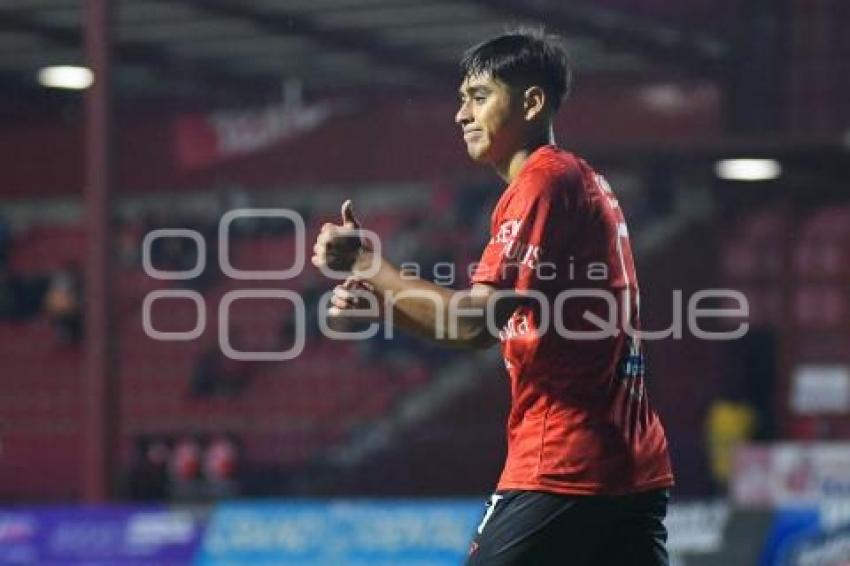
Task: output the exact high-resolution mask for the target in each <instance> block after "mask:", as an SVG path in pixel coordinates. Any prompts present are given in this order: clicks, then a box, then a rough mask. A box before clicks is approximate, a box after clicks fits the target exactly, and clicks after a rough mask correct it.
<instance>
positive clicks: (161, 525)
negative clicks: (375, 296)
mask: <svg viewBox="0 0 850 566" xmlns="http://www.w3.org/2000/svg"><path fill="white" fill-rule="evenodd" d="M104 6H106V7H108V8H111V18H108V17H103V16H104V14H105V13H106V12H103V11H101V9H102V8H103V7H104ZM110 21H111V28H110V29H106V28H105V27H102V26H100V25H99V24H103V23H109V22H110ZM517 24H531V25H540V24H545V26H546V27H547V29H548V30H549V31H551V32H557V33H561V34H563V35H564V36H565V38H566V40H567V44H568V46H569V47H570V49H571V53H572V57H573V59H574V63H575V66H576V81H575V88H574V93H573V95H572V98H571V99H570V100H569V101H568V102H567V104H566V105H565V107H564V109H563V110H562V113H561V116H560V118H559V121H558V123H557V131H556V134H557V139H558V141H559V143H560V144H561V145H562V146H563V147H566V148H568V149H570V150H573V151H575V152H577V153H579V154H580V155H582V156H584V157H585V158H586V159H588V160H589V161H590V162H591V163H592V164H593V165H594V166H595V167H596V168H597V169H598V170H600V171H601V172H602V173H604V174H605V175H606V176H607V178H608V179H609V181H610V183H611V184H612V186H613V187H614V190H615V191H616V192H617V193H618V195H619V197H620V200H621V202H622V203H623V206H624V208H625V210H626V214H627V219H628V221H629V228H630V233H631V235H632V241H633V246H634V248H635V250H636V255H637V266H638V274H639V277H640V282H641V287H642V289H641V291H642V297H641V307H642V314H643V318H644V321H645V326H646V327H647V328H648V329H650V330H660V329H665V328H668V327H670V326H671V324H672V325H673V326H674V327H675V326H676V320H677V319H676V316H675V311H676V305H677V298H676V297H677V296H679V297H681V298H682V301H683V303H684V304H685V305H687V302H688V300H689V298H691V297H693V295H694V294H695V293H697V292H698V291H700V290H703V289H707V288H726V289H735V290H738V291H740V292H741V293H743V295H744V296H745V297H746V299H747V300H748V303H749V316H748V317H746V318H745V319H740V320H730V321H727V322H726V323H720V322H714V323H710V324H708V325H707V328H708V329H711V330H714V331H724V330H729V329H730V328H735V327H737V326H738V325H739V324H740V323H742V322H746V323H747V324H748V325H749V331H748V332H747V334H746V335H745V336H744V337H743V338H741V339H738V340H734V341H707V340H701V339H698V338H696V337H695V336H694V334H693V333H692V332H690V331H689V328H688V320H687V316H685V318H684V320H682V321H681V325H682V327H683V332H682V337H681V338H673V337H671V338H668V339H665V340H658V341H653V342H652V343H651V344H650V345H649V356H650V357H649V364H650V365H649V372H650V380H649V388H650V395H651V399H652V401H653V402H654V404H655V406H656V408H657V409H658V411H659V412H660V414H661V416H662V419H663V421H664V423H665V426H666V428H667V433H668V437H669V440H670V445H671V451H672V457H673V463H674V468H675V472H676V476H677V487H676V489H675V490H674V494H673V504H672V506H671V512H670V517H669V519H668V528H669V529H670V531H671V540H670V545H671V549H672V550H673V554H674V562H675V563H676V564H703V565H706V564H724V565H729V564H766V565H768V564H843V563H846V561H847V560H850V552H848V551H847V548H850V512H848V511H850V505H845V504H844V499H843V498H844V497H846V496H850V442H848V436H850V285H848V283H850V198H848V194H850V193H848V190H850V186H848V184H849V183H850V160H848V147H850V129H848V127H850V105H848V104H847V101H848V100H850V68H848V67H850V62H848V61H850V39H848V34H847V33H846V30H847V29H848V26H850V4H848V3H847V2H846V1H844V0H727V1H725V2H712V1H709V0H679V1H678V2H665V1H662V0H594V1H593V2H591V1H589V0H583V1H567V0H536V1H534V2H526V1H519V0H427V1H422V0H240V1H237V0H120V1H113V2H105V1H104V0H88V1H87V2H83V1H81V0H2V1H0V504H2V508H0V562H2V563H15V564H17V563H22V564H30V563H33V564H34V563H44V562H53V563H81V562H85V563H104V564H106V563H127V564H130V563H133V564H142V563H145V564H150V563H157V564H166V563H167V564H183V563H191V562H192V561H193V560H194V561H195V562H196V563H203V564H215V563H221V562H223V561H226V562H227V563H229V564H239V563H244V564H251V563H258V562H262V561H263V560H266V562H263V563H272V564H300V565H307V564H333V565H342V564H394V565H398V564H401V565H403V564H457V563H459V562H460V560H461V558H462V556H464V554H465V549H466V546H467V544H468V541H469V537H470V535H471V533H472V530H473V529H474V527H475V525H476V524H477V522H478V520H479V519H480V515H481V512H482V509H483V501H484V499H485V497H486V496H487V495H488V493H489V492H490V490H491V489H492V488H493V486H494V484H495V481H496V479H497V476H498V473H499V471H500V467H501V464H502V461H503V458H504V419H505V414H506V410H507V406H508V389H507V384H506V378H505V376H504V373H503V370H502V369H500V361H499V357H498V354H497V353H496V352H495V351H493V352H490V353H489V354H483V355H479V354H468V353H458V352H453V351H446V350H441V349H438V348H434V347H430V346H427V345H424V344H422V343H420V342H418V341H415V340H413V339H411V338H409V337H406V336H404V335H396V336H395V337H393V338H392V339H389V340H386V339H384V338H382V337H380V336H379V337H376V338H373V339H370V340H367V341H355V342H340V341H333V340H329V339H327V338H325V337H323V336H322V333H321V332H320V328H319V322H318V319H317V312H318V307H319V300H320V297H321V295H322V294H323V293H324V292H325V291H327V290H329V289H330V288H331V287H332V283H331V282H329V281H328V280H326V279H324V278H322V277H321V276H320V275H319V274H318V273H316V272H315V270H314V269H313V268H312V266H311V265H310V264H309V261H306V265H305V267H304V268H303V269H297V268H298V266H299V263H300V262H301V261H303V260H304V259H307V260H309V255H310V251H309V250H310V248H311V247H312V241H313V239H314V238H315V235H316V233H317V231H318V228H319V226H321V224H322V223H324V222H327V221H336V220H337V218H338V214H339V212H338V211H339V205H340V203H341V202H342V201H343V200H344V199H345V198H352V199H354V203H355V210H356V211H357V213H358V215H359V216H360V218H361V220H362V221H363V222H364V225H365V227H367V228H369V229H371V230H374V231H375V232H377V233H378V234H379V235H380V236H381V238H382V243H383V246H384V249H385V251H386V253H387V255H388V256H389V257H390V258H391V259H393V260H395V261H416V262H418V265H419V266H420V270H421V274H422V275H423V276H425V277H428V278H430V279H434V280H437V281H439V282H441V283H444V284H450V285H453V286H456V287H462V286H464V285H466V284H467V282H468V275H467V266H468V265H469V263H470V262H471V261H475V260H476V259H477V258H478V254H479V252H480V250H481V248H482V245H483V243H484V242H485V241H486V238H487V227H488V219H489V214H490V207H491V206H492V204H493V203H494V202H495V200H496V199H497V198H498V196H499V193H500V191H501V190H502V188H503V185H502V183H501V182H500V180H499V179H498V178H497V177H496V176H495V175H494V174H493V173H492V172H490V171H487V170H484V169H480V168H477V167H475V166H474V165H472V164H471V163H470V162H469V161H468V159H467V157H466V154H465V149H464V147H463V144H462V140H461V137H460V135H459V131H458V128H457V126H456V125H454V123H453V116H454V113H455V111H456V100H457V94H456V90H457V86H458V79H459V76H458V72H457V70H456V61H457V59H458V57H459V55H460V53H462V51H463V50H464V49H465V48H466V47H468V46H469V45H471V44H473V43H475V42H477V41H480V40H483V39H486V38H488V37H490V36H492V35H494V34H497V33H499V32H500V31H503V30H504V29H505V28H506V27H510V26H515V25H517ZM104 31H107V32H109V33H105V34H104V33H103V32H104ZM110 35H111V37H112V40H113V41H112V45H113V47H114V49H112V50H111V52H109V51H106V50H104V49H105V48H106V47H107V46H108V45H109V43H110V42H109V41H105V38H108V37H109V36H110ZM87 38H88V39H87ZM110 53H111V57H109V56H107V55H108V54H110ZM110 59H111V64H110ZM93 70H94V72H93ZM235 209H264V210H266V211H267V212H268V211H269V210H275V211H280V210H287V211H294V212H296V213H297V215H293V214H291V213H289V214H284V215H283V216H280V215H278V216H275V215H268V214H266V215H264V214H253V215H250V214H249V215H245V216H242V217H238V218H230V217H226V216H225V214H226V213H228V212H229V211H232V210H235ZM293 216H294V217H295V218H296V219H297V220H298V221H296V222H294V221H293ZM223 219H224V220H223ZM301 221H303V229H302V228H301V227H300V225H299V223H300V222H301ZM157 230H171V232H167V231H166V232H155V231H157ZM173 230H177V232H176V233H175V232H174V231H173ZM225 243H226V247H223V246H224V244H225ZM145 262H147V263H148V269H147V270H145V269H144V264H145ZM289 268H295V269H292V270H290V273H288V274H283V275H284V276H280V275H281V274H278V275H279V276H274V275H272V276H271V277H272V278H271V279H270V278H269V276H268V274H266V275H264V274H263V273H257V272H259V271H274V270H277V271H280V270H288V269H289ZM249 272H254V273H249ZM181 273H182V275H181ZM234 273H235V274H236V277H234V276H233V275H234ZM152 275H154V276H152ZM280 290H285V291H294V292H295V294H294V295H293V294H292V293H288V294H287V293H284V294H280V293H278V296H277V297H275V296H274V291H280ZM246 291H251V292H249V293H247V296H246V293H245V292H246ZM259 291H264V292H265V294H263V292H259ZM677 292H680V293H677ZM293 296H297V297H300V298H302V299H303V305H304V310H303V311H301V310H300V309H299V308H298V307H297V304H298V301H293V300H292V297H293ZM709 304H710V306H713V307H714V308H721V307H726V308H730V307H732V306H734V305H730V304H721V303H720V302H716V301H715V302H714V303H711V302H710V301H709ZM222 306H225V307H227V308H226V309H224V310H222V308H221V307H222ZM146 322H147V327H148V332H146V331H145V326H146V324H145V323H146ZM222 335H223V338H222ZM222 340H223V341H224V342H226V343H227V344H228V345H229V346H230V347H231V348H232V349H234V350H236V351H239V352H264V353H274V352H277V353H281V352H282V353H284V354H285V353H286V352H290V353H293V354H298V355H297V356H294V357H292V359H287V360H281V359H278V360H260V359H256V358H262V357H267V358H274V357H278V358H282V357H288V356H285V355H284V354H267V355H265V356H263V355H253V356H247V357H250V358H253V359H241V360H234V359H230V358H228V357H227V356H224V355H223V354H222V352H221V348H220V345H219V342H220V341H222ZM243 357H244V356H243ZM83 503H95V504H99V505H98V506H97V507H89V506H87V507H83V506H82V504H83ZM97 560H100V561H101V562H96V561H97ZM842 561H845V562H842Z"/></svg>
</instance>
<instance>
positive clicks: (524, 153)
mask: <svg viewBox="0 0 850 566" xmlns="http://www.w3.org/2000/svg"><path fill="white" fill-rule="evenodd" d="M554 143H555V135H554V133H553V132H552V130H551V129H549V131H548V132H546V133H545V134H543V135H541V136H539V137H537V138H534V139H533V140H531V141H530V142H529V143H527V144H525V145H524V146H523V147H522V148H520V149H519V150H517V151H515V152H514V153H513V154H512V155H510V156H509V157H508V158H507V159H506V160H504V161H503V162H502V163H497V164H495V165H493V168H494V169H495V170H496V173H498V174H499V176H500V177H501V178H502V179H504V180H505V182H506V183H508V184H510V183H512V182H513V181H514V179H516V176H517V175H518V174H519V172H520V171H521V170H522V166H523V165H525V162H526V160H527V159H528V156H530V155H531V154H532V153H534V151H535V150H536V149H537V148H539V147H541V146H544V145H551V144H554Z"/></svg>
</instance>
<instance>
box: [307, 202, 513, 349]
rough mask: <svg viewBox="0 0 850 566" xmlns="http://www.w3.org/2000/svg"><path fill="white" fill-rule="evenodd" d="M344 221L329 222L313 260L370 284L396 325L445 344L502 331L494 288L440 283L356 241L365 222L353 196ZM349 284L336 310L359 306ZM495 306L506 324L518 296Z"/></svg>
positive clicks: (490, 339) (487, 338)
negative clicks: (490, 325)
mask: <svg viewBox="0 0 850 566" xmlns="http://www.w3.org/2000/svg"><path fill="white" fill-rule="evenodd" d="M342 217H343V225H342V226H341V227H340V226H336V225H333V224H325V225H324V226H323V227H322V231H321V233H320V234H319V237H318V238H317V240H316V245H315V246H314V247H313V252H314V255H313V258H312V262H313V264H314V265H315V266H317V267H324V266H331V267H333V268H334V269H336V270H337V271H348V272H350V273H351V274H352V275H353V277H354V279H355V280H357V281H360V282H363V283H365V284H366V286H367V287H368V288H369V289H370V290H371V291H372V292H374V293H375V294H376V295H377V296H378V297H381V298H383V299H384V303H385V305H386V306H387V307H388V308H391V309H392V312H391V317H390V318H389V319H388V320H390V321H391V323H392V324H393V325H394V326H397V327H400V328H402V329H404V330H407V331H409V332H412V333H414V334H416V335H418V336H422V337H424V338H428V339H430V340H434V341H436V342H438V343H440V344H443V345H446V346H453V347H458V348H486V347H489V346H490V345H492V344H493V343H494V342H495V341H496V340H497V337H496V336H493V335H492V334H491V333H490V332H489V330H488V325H487V313H488V302H489V301H490V298H491V295H492V294H493V293H494V292H495V289H494V288H493V287H491V286H489V285H480V284H476V285H474V286H473V287H472V288H471V289H467V290H463V291H458V290H453V289H448V288H445V287H441V286H440V285H436V284H434V283H431V282H429V281H425V280H424V279H421V278H419V277H412V276H407V275H403V274H402V273H401V271H400V270H399V269H398V268H397V267H396V266H394V265H392V264H391V263H390V262H388V261H387V260H385V259H384V258H382V257H380V256H379V255H377V254H375V253H374V252H372V251H370V250H367V249H364V248H363V247H362V246H352V245H351V242H352V231H355V230H357V229H358V228H359V227H360V225H359V223H358V222H357V220H356V219H355V218H354V214H353V212H352V210H351V203H350V201H346V203H345V204H343V208H342ZM345 287H346V286H345V285H341V286H339V287H337V289H336V290H335V294H334V299H335V300H334V303H333V305H334V306H333V307H332V308H331V313H330V314H332V315H341V314H342V313H343V312H344V310H346V309H348V308H353V307H354V298H355V297H354V296H355V293H352V292H351V291H350V290H349V289H346V288H345ZM494 306H495V308H492V309H490V310H492V311H493V315H494V319H495V320H494V321H493V322H494V326H495V328H501V327H502V326H503V325H504V324H505V322H506V321H507V319H508V318H510V316H511V314H512V313H513V311H514V310H515V309H516V307H517V306H518V300H517V299H516V298H510V299H509V298H501V299H500V300H499V301H498V302H497V303H496V304H495V305H494Z"/></svg>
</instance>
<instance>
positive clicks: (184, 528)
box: [0, 507, 203, 566]
mask: <svg viewBox="0 0 850 566" xmlns="http://www.w3.org/2000/svg"><path fill="white" fill-rule="evenodd" d="M202 531H203V526H202V524H201V521H200V519H198V518H197V517H195V516H194V515H193V514H191V513H189V512H187V511H177V510H169V509H166V508H164V507H29V508H15V509H5V510H2V509H0V563H2V564H86V565H91V566H95V565H107V564H127V565H133V566H147V565H151V566H152V565H157V566H177V565H183V564H191V563H192V559H193V557H194V555H195V552H196V550H197V547H198V544H199V542H200V539H201V537H202V534H203V533H202Z"/></svg>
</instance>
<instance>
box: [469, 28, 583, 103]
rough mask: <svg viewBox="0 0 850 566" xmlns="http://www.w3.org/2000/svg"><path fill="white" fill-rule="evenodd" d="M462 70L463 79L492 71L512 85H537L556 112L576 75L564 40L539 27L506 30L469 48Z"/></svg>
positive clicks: (497, 77) (498, 77)
mask: <svg viewBox="0 0 850 566" xmlns="http://www.w3.org/2000/svg"><path fill="white" fill-rule="evenodd" d="M460 71H461V78H462V79H464V78H467V77H474V76H478V75H488V74H489V75H490V76H492V77H493V78H496V79H499V80H500V81H502V82H504V83H505V84H507V85H509V86H513V87H528V86H531V85H537V86H539V87H541V88H542V89H543V91H544V92H545V93H546V94H547V96H548V97H549V99H550V101H551V103H552V108H553V109H554V110H555V111H557V110H558V108H560V106H561V102H562V101H563V100H564V99H565V98H566V97H567V95H568V94H569V92H570V88H571V86H572V74H573V73H572V69H571V65H570V59H569V55H568V53H567V49H566V47H565V45H564V41H563V39H562V38H561V37H560V36H557V35H552V34H547V33H545V32H544V31H543V29H540V28H519V29H516V30H511V31H507V32H505V33H503V34H502V35H499V36H497V37H494V38H492V39H488V40H486V41H483V42H481V43H479V44H478V45H474V46H472V47H470V48H469V49H468V50H467V51H466V52H465V53H464V54H463V56H462V57H461V59H460Z"/></svg>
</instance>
